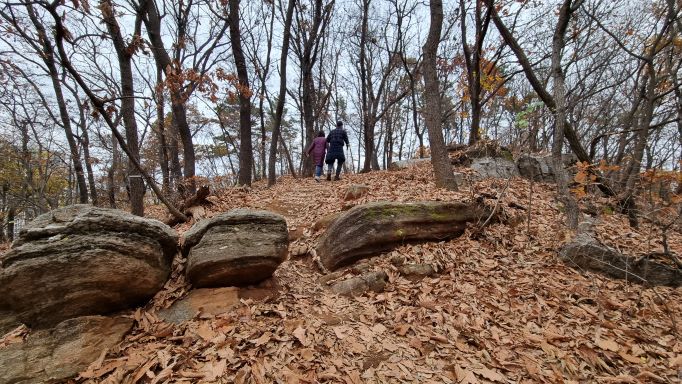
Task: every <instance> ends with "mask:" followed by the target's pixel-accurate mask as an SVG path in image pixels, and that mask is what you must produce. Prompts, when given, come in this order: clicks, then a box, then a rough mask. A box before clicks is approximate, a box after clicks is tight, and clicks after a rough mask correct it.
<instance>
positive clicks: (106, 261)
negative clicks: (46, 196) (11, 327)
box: [0, 205, 177, 327]
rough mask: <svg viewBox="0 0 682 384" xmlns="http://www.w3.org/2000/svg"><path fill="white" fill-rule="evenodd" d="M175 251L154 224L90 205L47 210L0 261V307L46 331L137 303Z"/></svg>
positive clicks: (171, 237)
mask: <svg viewBox="0 0 682 384" xmlns="http://www.w3.org/2000/svg"><path fill="white" fill-rule="evenodd" d="M176 250H177V234H176V233H175V231H174V230H173V229H171V228H170V227H168V226H166V225H165V224H163V223H161V222H159V221H156V220H151V219H145V218H142V217H138V216H133V215H131V214H129V213H127V212H123V211H119V210H114V209H107V208H97V207H93V206H89V205H75V206H69V207H65V208H62V209H57V210H55V211H51V212H48V213H46V214H44V215H41V216H39V217H37V218H36V219H35V220H34V221H33V222H31V223H29V224H28V225H27V226H26V227H24V228H23V229H22V230H21V232H20V233H19V236H18V239H17V240H16V241H15V242H14V244H13V247H12V249H11V250H10V251H9V252H8V253H7V254H6V255H5V256H4V257H3V258H2V259H1V260H0V263H1V266H0V310H8V311H11V312H13V313H15V314H16V317H17V319H18V320H19V321H21V322H23V323H25V324H27V325H29V326H31V327H47V326H51V325H54V324H57V323H58V322H60V321H62V320H65V319H69V318H73V317H77V316H84V315H99V314H107V313H111V312H115V311H118V310H121V309H126V308H132V307H135V306H137V305H140V304H144V303H145V302H146V301H148V300H149V299H150V298H151V297H152V296H154V295H155V294H156V293H157V292H158V291H159V290H160V289H161V288H162V287H163V284H164V283H165V282H166V280H167V278H168V276H169V274H170V265H171V262H172V259H173V257H174V255H175V253H176Z"/></svg>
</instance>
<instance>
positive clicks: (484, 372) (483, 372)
mask: <svg viewBox="0 0 682 384" xmlns="http://www.w3.org/2000/svg"><path fill="white" fill-rule="evenodd" d="M474 373H475V374H477V375H479V376H481V377H483V378H486V379H488V380H491V381H495V382H498V383H504V382H505V381H506V378H505V377H504V375H502V374H500V373H498V372H496V371H493V370H492V369H489V368H485V367H484V368H480V369H474Z"/></svg>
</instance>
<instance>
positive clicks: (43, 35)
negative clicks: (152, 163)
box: [26, 4, 88, 204]
mask: <svg viewBox="0 0 682 384" xmlns="http://www.w3.org/2000/svg"><path fill="white" fill-rule="evenodd" d="M26 9H27V11H28V14H29V17H30V19H31V22H32V23H33V26H35V28H36V30H37V31H38V36H39V37H40V42H41V44H42V47H41V48H42V52H41V57H42V59H43V62H44V63H45V66H46V67H47V70H48V72H49V75H50V80H51V81H52V88H53V90H54V94H55V98H56V99H57V107H58V109H59V117H60V118H61V121H62V127H63V128H64V134H65V136H66V142H67V143H68V144H69V152H70V155H71V161H72V162H73V169H74V171H75V173H76V185H77V186H78V200H79V202H80V203H81V204H85V203H87V202H88V187H87V185H86V183H85V173H84V172H83V163H82V162H81V158H80V153H79V151H78V145H77V144H76V138H75V136H74V134H73V129H72V128H71V119H70V117H69V111H68V110H67V108H66V100H65V99H64V92H63V91H62V84H61V80H60V78H59V71H58V70H57V64H56V63H55V52H54V48H53V46H52V43H51V40H50V39H49V38H48V34H47V32H46V30H45V27H44V26H43V24H42V22H41V21H40V20H39V19H38V17H37V16H36V14H35V11H34V10H33V6H32V5H31V4H27V5H26Z"/></svg>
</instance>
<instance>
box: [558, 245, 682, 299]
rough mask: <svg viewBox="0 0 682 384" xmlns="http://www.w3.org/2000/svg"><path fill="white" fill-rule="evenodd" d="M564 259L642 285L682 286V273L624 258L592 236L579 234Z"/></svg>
mask: <svg viewBox="0 0 682 384" xmlns="http://www.w3.org/2000/svg"><path fill="white" fill-rule="evenodd" d="M559 256H560V257H561V259H562V260H563V261H564V262H565V263H567V264H569V265H572V266H577V267H579V268H580V270H589V271H593V272H597V273H600V274H602V275H606V276H609V277H612V278H616V279H626V280H628V281H632V282H635V283H640V284H647V285H653V286H657V285H665V286H670V287H679V286H680V285H682V270H680V269H678V268H672V267H669V266H667V265H664V264H661V263H659V262H656V261H654V260H649V259H647V258H645V257H642V258H635V257H630V256H626V255H623V254H622V253H620V252H618V251H617V250H615V249H613V248H611V247H607V246H605V245H604V244H602V243H600V242H599V241H598V240H597V239H595V238H594V237H592V235H591V234H590V233H589V232H583V233H580V234H578V235H577V236H576V237H575V238H574V239H573V240H572V241H571V242H569V243H567V244H566V245H564V246H563V247H562V248H561V250H560V251H559Z"/></svg>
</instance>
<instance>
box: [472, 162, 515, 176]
mask: <svg viewBox="0 0 682 384" xmlns="http://www.w3.org/2000/svg"><path fill="white" fill-rule="evenodd" d="M471 169H473V170H474V171H476V173H478V175H479V177H481V178H484V179H487V178H500V179H509V178H512V177H515V176H519V170H518V168H517V166H516V163H514V162H513V161H511V160H508V159H505V158H502V157H481V158H477V159H474V160H473V161H472V163H471Z"/></svg>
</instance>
